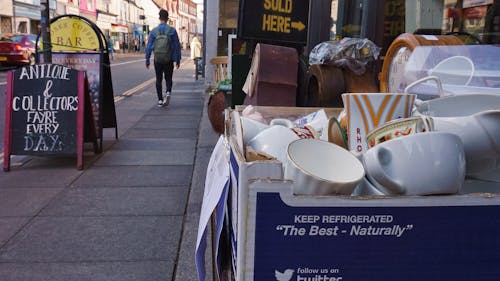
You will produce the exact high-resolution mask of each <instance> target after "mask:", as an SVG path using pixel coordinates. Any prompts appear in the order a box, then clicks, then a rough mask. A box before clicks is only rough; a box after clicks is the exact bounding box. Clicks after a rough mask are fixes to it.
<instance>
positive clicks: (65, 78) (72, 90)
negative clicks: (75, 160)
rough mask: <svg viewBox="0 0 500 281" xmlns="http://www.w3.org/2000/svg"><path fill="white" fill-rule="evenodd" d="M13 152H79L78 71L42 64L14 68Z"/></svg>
mask: <svg viewBox="0 0 500 281" xmlns="http://www.w3.org/2000/svg"><path fill="white" fill-rule="evenodd" d="M13 86H14V91H13V96H12V100H11V104H10V105H11V112H12V113H11V114H12V134H11V140H12V146H11V147H12V154H18V155H37V154H61V153H63V154H76V140H77V137H76V135H77V112H78V71H77V70H74V69H71V68H68V67H65V66H62V65H55V64H39V65H32V66H26V67H22V68H19V69H17V70H15V71H14V77H13Z"/></svg>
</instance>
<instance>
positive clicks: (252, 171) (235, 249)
mask: <svg viewBox="0 0 500 281" xmlns="http://www.w3.org/2000/svg"><path fill="white" fill-rule="evenodd" d="M243 109H244V106H237V107H236V109H235V110H236V111H238V112H241V111H242V110H243ZM255 109H256V110H257V111H258V112H260V113H261V114H262V116H263V117H264V119H265V120H266V121H270V120H271V119H273V118H287V119H290V120H296V119H298V118H300V117H303V116H306V115H308V114H310V113H312V112H315V111H317V110H319V109H321V108H312V107H300V108H299V107H270V106H255ZM325 111H326V113H327V115H328V117H330V116H337V115H338V113H339V112H340V111H341V109H337V108H327V109H325ZM225 116H227V119H226V133H225V136H226V138H227V139H228V143H229V146H230V151H229V159H230V175H231V185H230V186H231V187H230V192H229V197H228V198H229V199H228V210H229V223H230V225H231V227H230V228H231V231H230V232H231V233H230V234H231V244H232V254H233V267H234V268H235V273H236V275H239V274H241V272H242V271H240V270H241V269H242V268H243V266H244V259H243V257H239V256H238V253H242V252H245V249H244V244H243V243H239V241H245V240H246V232H245V230H246V228H247V226H246V223H247V201H248V184H249V183H250V181H251V180H253V179H260V178H268V179H283V166H282V163H281V162H279V161H277V160H259V161H253V162H247V161H246V158H245V152H244V151H243V150H244V149H242V148H241V145H239V144H238V141H237V140H236V135H235V132H234V129H235V126H234V122H235V120H232V119H231V116H235V115H232V114H231V111H230V110H228V111H226V114H225ZM241 230H242V231H241Z"/></svg>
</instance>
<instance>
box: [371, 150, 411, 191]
mask: <svg viewBox="0 0 500 281" xmlns="http://www.w3.org/2000/svg"><path fill="white" fill-rule="evenodd" d="M371 149H377V151H376V160H377V165H376V166H375V168H374V169H372V171H371V176H372V178H374V179H375V180H376V181H377V182H378V183H379V184H381V185H382V186H384V187H385V188H387V189H389V190H391V191H392V192H394V193H397V194H402V193H404V192H405V187H404V186H403V184H402V183H401V182H400V181H398V180H396V179H394V177H393V176H391V175H389V174H388V173H387V169H386V168H387V167H388V166H389V165H390V164H391V162H392V158H393V157H394V156H393V153H392V152H391V150H389V149H388V148H385V147H373V148H371Z"/></svg>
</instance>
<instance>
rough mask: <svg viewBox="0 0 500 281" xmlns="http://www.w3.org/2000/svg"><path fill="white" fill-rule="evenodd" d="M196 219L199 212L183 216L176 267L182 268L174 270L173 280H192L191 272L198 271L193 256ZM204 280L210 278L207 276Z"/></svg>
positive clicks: (196, 229) (196, 233)
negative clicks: (182, 229) (182, 228)
mask: <svg viewBox="0 0 500 281" xmlns="http://www.w3.org/2000/svg"><path fill="white" fill-rule="evenodd" d="M198 221H199V214H198V215H187V216H186V217H185V221H184V232H183V234H182V237H183V238H185V239H182V243H181V247H180V252H179V260H178V262H177V268H182V270H177V271H176V276H175V280H193V279H192V278H193V277H192V276H193V272H198V271H197V269H196V263H195V256H194V253H195V252H196V238H197V235H198ZM207 237H210V236H207ZM193 238H194V239H193ZM208 239H209V238H208ZM207 244H210V243H207ZM207 246H208V245H207ZM207 248H208V247H207ZM207 261H208V260H207ZM206 280H211V279H209V278H207V279H206Z"/></svg>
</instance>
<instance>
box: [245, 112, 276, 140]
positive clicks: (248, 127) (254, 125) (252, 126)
mask: <svg viewBox="0 0 500 281" xmlns="http://www.w3.org/2000/svg"><path fill="white" fill-rule="evenodd" d="M240 120H241V130H242V131H243V143H244V144H245V145H246V144H248V142H249V141H250V140H251V139H252V138H254V137H255V136H256V135H257V134H258V133H260V132H261V131H263V130H265V129H267V128H269V125H267V124H264V123H262V122H259V121H257V120H254V119H251V118H248V117H244V116H241V117H240Z"/></svg>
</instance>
